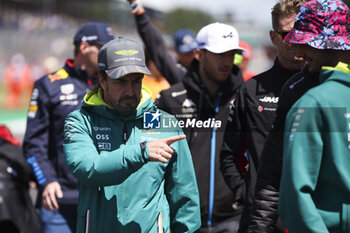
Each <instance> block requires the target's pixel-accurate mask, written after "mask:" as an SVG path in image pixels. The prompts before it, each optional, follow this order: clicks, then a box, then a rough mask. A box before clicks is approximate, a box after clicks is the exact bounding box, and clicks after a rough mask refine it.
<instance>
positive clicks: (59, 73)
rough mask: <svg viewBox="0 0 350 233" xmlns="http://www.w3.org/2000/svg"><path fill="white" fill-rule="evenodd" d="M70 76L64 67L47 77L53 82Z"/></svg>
mask: <svg viewBox="0 0 350 233" xmlns="http://www.w3.org/2000/svg"><path fill="white" fill-rule="evenodd" d="M68 76H69V74H68V73H67V71H65V70H64V69H60V70H59V71H57V72H56V73H54V74H49V75H48V76H47V77H48V78H49V79H50V81H51V82H52V83H53V82H55V81H56V80H60V79H66V78H68Z"/></svg>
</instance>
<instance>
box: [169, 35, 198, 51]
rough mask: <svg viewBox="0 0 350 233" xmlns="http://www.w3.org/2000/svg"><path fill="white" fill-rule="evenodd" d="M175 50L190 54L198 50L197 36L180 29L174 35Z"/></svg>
mask: <svg viewBox="0 0 350 233" xmlns="http://www.w3.org/2000/svg"><path fill="white" fill-rule="evenodd" d="M174 42H175V48H176V50H177V51H179V52H180V53H188V52H191V51H193V50H195V49H197V42H196V36H195V34H194V32H193V31H191V30H188V29H180V30H178V31H176V32H175V34H174Z"/></svg>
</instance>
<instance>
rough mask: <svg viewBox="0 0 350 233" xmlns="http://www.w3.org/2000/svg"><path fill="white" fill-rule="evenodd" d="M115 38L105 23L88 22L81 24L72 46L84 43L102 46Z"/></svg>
mask: <svg viewBox="0 0 350 233" xmlns="http://www.w3.org/2000/svg"><path fill="white" fill-rule="evenodd" d="M114 38H115V36H114V34H113V32H112V28H111V27H110V26H109V25H108V24H105V23H100V22H88V23H84V24H82V25H81V26H80V27H79V29H78V31H77V32H76V33H75V36H74V41H73V43H74V45H79V44H80V43H81V42H83V41H86V42H88V43H89V44H100V45H104V44H106V43H107V42H109V41H110V40H113V39H114Z"/></svg>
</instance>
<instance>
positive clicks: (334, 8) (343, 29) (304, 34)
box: [284, 0, 350, 50]
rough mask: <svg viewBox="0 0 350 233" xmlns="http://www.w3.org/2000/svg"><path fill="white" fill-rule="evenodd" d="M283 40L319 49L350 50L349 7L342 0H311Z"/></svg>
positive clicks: (304, 6)
mask: <svg viewBox="0 0 350 233" xmlns="http://www.w3.org/2000/svg"><path fill="white" fill-rule="evenodd" d="M284 40H285V41H286V42H288V43H291V44H306V45H309V46H311V47H314V48H316V49H335V50H350V11H349V8H348V7H347V6H346V5H345V4H344V3H343V2H342V1H340V0H311V1H308V2H307V3H305V4H304V5H303V6H302V7H301V8H300V10H299V13H298V15H297V16H296V18H295V23H294V27H293V29H292V30H291V31H290V32H289V33H288V34H287V35H286V37H285V38H284Z"/></svg>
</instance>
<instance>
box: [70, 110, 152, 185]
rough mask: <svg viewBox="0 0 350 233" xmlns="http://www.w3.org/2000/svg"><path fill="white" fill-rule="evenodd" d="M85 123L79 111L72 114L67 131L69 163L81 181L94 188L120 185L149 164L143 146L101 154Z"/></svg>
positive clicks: (123, 148)
mask: <svg viewBox="0 0 350 233" xmlns="http://www.w3.org/2000/svg"><path fill="white" fill-rule="evenodd" d="M84 122H85V120H84V119H83V118H82V116H81V115H80V114H79V113H78V112H73V113H72V114H70V115H68V117H67V118H66V122H65V128H64V134H65V137H64V144H63V148H64V152H65V158H66V162H67V165H68V167H69V169H70V171H71V172H72V173H73V175H74V176H75V177H76V178H77V180H78V181H79V182H81V183H83V184H85V185H91V186H108V185H116V184H120V183H122V182H123V181H124V180H125V179H126V178H128V177H129V176H130V174H132V173H133V172H135V171H137V170H138V169H139V168H141V167H142V166H143V165H144V164H145V163H147V161H148V149H146V150H141V147H140V144H135V145H130V146H125V145H122V146H121V147H120V148H118V149H116V150H113V151H110V152H101V153H99V152H98V151H97V148H96V146H95V144H94V141H93V139H92V138H91V136H90V135H91V134H90V132H89V131H90V129H88V127H87V126H86V124H84Z"/></svg>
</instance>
